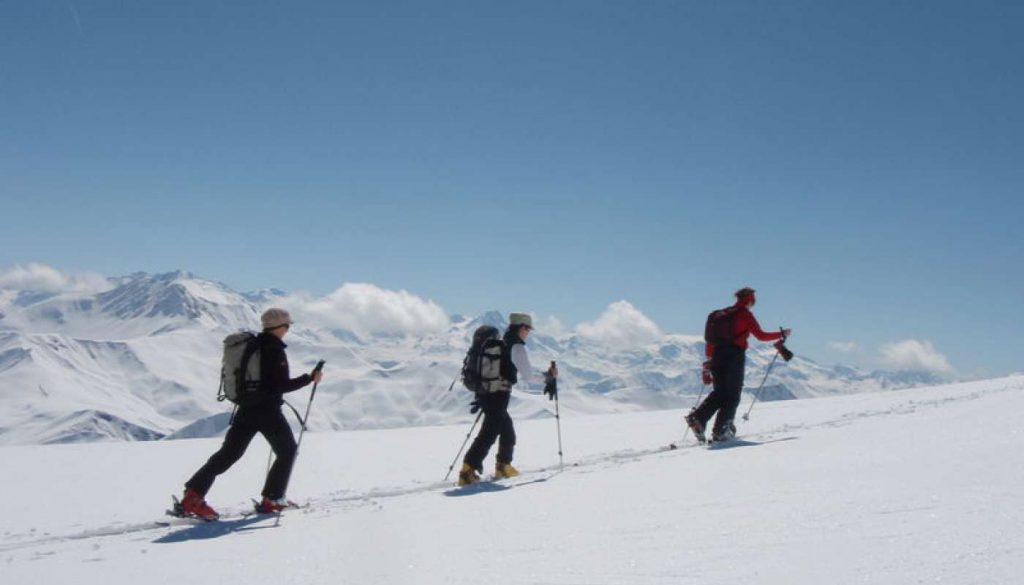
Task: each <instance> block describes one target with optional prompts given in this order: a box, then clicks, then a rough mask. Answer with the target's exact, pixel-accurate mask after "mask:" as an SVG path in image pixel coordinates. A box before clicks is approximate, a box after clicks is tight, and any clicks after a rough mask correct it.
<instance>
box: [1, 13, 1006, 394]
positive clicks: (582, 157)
mask: <svg viewBox="0 0 1024 585" xmlns="http://www.w3.org/2000/svg"><path fill="white" fill-rule="evenodd" d="M1021 22H1024V8H1022V7H1021V6H1020V5H1019V4H1018V3H1014V2H857V3H850V2H827V1H820V0H818V1H806V2H805V1H790V2H697V1H692V2H686V1H674V2H636V3H627V2H594V1H588V2H578V3H573V2H559V3H550V2H537V3H533V2H519V3H514V4H509V3H487V2H459V3H431V5H430V6H425V5H424V3H412V2H409V3H404V2H403V3H382V2H365V3H350V2H312V3H303V2H288V3H284V2H263V1H258V0H256V1H250V2H244V3H243V2H213V1H208V0H204V1H197V2H185V1H182V2H174V3H163V2H131V3H125V2H113V1H95V2H86V1H81V0H77V1H74V0H52V1H40V2H27V3H5V4H4V5H3V6H0V198H2V207H0V209H2V213H3V217H4V220H3V230H0V270H4V269H10V268H11V267H14V266H17V265H24V264H27V263H31V262H39V263H43V264H47V265H50V266H54V267H56V268H58V269H61V270H66V271H90V272H99V273H103V274H109V275H118V274H126V273H129V272H133V271H136V270H143V271H150V272H155V271H164V270H172V269H177V268H181V269H185V270H189V271H192V272H194V273H196V274H198V275H200V276H204V277H208V278H213V279H217V280H221V281H223V282H225V283H227V284H229V285H231V286H232V287H234V288H236V289H240V290H247V289H256V288H263V287H278V288H284V289H289V290H305V291H310V292H312V293H314V294H326V293H328V292H330V291H332V290H334V289H336V288H338V287H339V286H341V284H342V283H345V282H369V283H374V284H376V285H378V286H380V287H384V288H388V289H405V290H408V291H410V292H412V293H415V294H417V295H420V296H423V297H426V298H430V299H433V300H434V301H436V302H437V303H439V304H440V305H442V306H443V307H444V308H445V309H447V310H449V311H452V312H461V313H475V312H479V311H482V310H485V309H488V308H494V307H497V308H501V309H504V310H512V309H525V310H530V311H533V312H535V313H537V314H540V315H553V316H557V317H558V318H559V319H560V320H562V321H563V322H564V323H566V324H567V325H569V326H572V325H574V324H576V323H579V322H582V321H587V320H593V319H594V318H595V317H597V315H599V314H600V313H601V312H602V311H603V310H604V309H605V307H607V306H608V305H609V304H610V303H613V302H615V301H618V300H620V299H625V300H627V301H629V302H630V303H632V304H633V305H634V306H635V307H636V308H638V309H639V310H640V311H642V312H643V313H644V314H645V315H647V316H648V317H650V318H651V319H653V320H654V321H655V322H657V324H658V325H659V326H660V327H661V328H662V329H663V330H666V331H673V332H688V333H696V332H698V331H699V330H700V328H701V327H702V325H703V320H704V317H705V316H706V314H707V312H708V311H709V310H710V309H712V308H715V307H717V306H721V305H724V304H725V303H727V302H728V301H729V300H730V293H731V292H732V291H733V290H735V289H736V288H738V287H740V286H743V285H750V286H754V287H755V288H757V289H758V290H759V291H760V302H759V304H758V307H757V308H756V311H755V313H756V314H757V315H758V316H759V318H760V319H761V321H762V324H763V325H765V326H766V327H769V326H771V327H775V326H778V325H786V326H789V327H792V328H793V329H794V330H795V331H796V335H795V336H794V338H793V340H792V342H791V346H792V347H793V348H794V349H795V350H796V351H798V352H799V353H803V354H805V355H808V356H810V357H812V358H815V359H818V360H821V361H825V362H850V363H859V364H862V365H865V366H868V367H875V366H877V365H879V363H880V357H879V354H878V348H879V347H880V346H882V345H883V344H886V343H891V342H895V341H900V340H918V341H922V342H925V341H927V342H930V343H931V344H932V347H933V348H934V350H935V351H936V352H937V353H940V354H942V355H944V356H946V357H947V358H948V360H949V362H951V363H952V364H953V366H954V367H956V368H957V370H958V371H960V372H961V373H964V374H967V375H974V374H992V375H994V374H1001V373H1006V372H1010V371H1016V370H1021V369H1024V368H1022V367H1021V357H1020V356H1021V351H1020V349H1021V344H1020V343H1019V342H1018V341H1016V339H1015V337H1013V331H1014V329H1015V328H1016V326H1019V325H1020V324H1021V323H1024V308H1022V303H1021V300H1020V299H1021V291H1022V289H1024V277H1022V269H1021V260H1022V259H1024V245H1022V243H1021V237H1020V228H1019V224H1020V221H1021V218H1022V217H1024V193H1022V186H1024V180H1022V179H1024V170H1022V169H1024V164H1022V163H1024V108H1022V107H1021V105H1020V104H1022V103H1024V65H1022V60H1021V59H1020V56H1021V55H1024V38H1022V36H1021V35H1020V34H1019V27H1020V23H1021ZM997 331H998V332H1002V331H1006V332H1008V333H1009V335H1006V334H1001V333H997ZM1004 337H1007V339H1004ZM835 341H845V342H854V343H856V344H857V347H858V348H859V349H857V350H854V351H853V352H847V353H844V352H840V351H837V350H835V349H832V348H831V347H830V345H829V344H830V342H835Z"/></svg>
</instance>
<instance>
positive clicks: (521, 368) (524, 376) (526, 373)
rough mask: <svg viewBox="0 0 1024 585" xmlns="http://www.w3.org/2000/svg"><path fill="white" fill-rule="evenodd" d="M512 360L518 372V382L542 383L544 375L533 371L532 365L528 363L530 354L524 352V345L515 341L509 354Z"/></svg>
mask: <svg viewBox="0 0 1024 585" xmlns="http://www.w3.org/2000/svg"><path fill="white" fill-rule="evenodd" d="M509 358H510V359H511V360H512V364H513V365H515V367H516V370H517V371H518V372H519V382H520V383H525V384H543V383H544V376H543V374H540V373H538V372H534V371H533V367H532V366H531V365H530V356H529V355H527V353H526V346H525V345H523V344H521V343H517V344H515V345H513V346H512V351H511V353H510V355H509Z"/></svg>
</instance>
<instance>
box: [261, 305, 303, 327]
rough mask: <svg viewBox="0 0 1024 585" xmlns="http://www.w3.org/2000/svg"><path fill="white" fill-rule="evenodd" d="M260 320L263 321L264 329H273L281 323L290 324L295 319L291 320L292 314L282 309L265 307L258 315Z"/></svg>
mask: <svg viewBox="0 0 1024 585" xmlns="http://www.w3.org/2000/svg"><path fill="white" fill-rule="evenodd" d="M260 321H262V322H263V328H264V329H273V328H275V327H280V326H282V325H291V324H292V323H294V322H295V321H292V316H291V315H290V314H289V313H288V311H285V310H284V309H267V310H266V311H264V312H263V315H262V316H261V317H260Z"/></svg>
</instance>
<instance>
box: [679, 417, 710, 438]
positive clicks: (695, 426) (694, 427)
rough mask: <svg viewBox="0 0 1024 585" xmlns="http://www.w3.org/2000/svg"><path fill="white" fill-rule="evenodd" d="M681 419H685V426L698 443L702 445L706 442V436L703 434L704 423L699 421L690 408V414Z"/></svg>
mask: <svg viewBox="0 0 1024 585" xmlns="http://www.w3.org/2000/svg"><path fill="white" fill-rule="evenodd" d="M683 420H684V421H686V426H688V427H690V430H691V431H693V436H694V437H696V438H697V442H698V443H700V444H701V445H703V444H704V443H707V442H708V438H707V436H705V435H704V423H702V422H700V420H699V419H698V418H697V417H696V413H695V412H694V411H692V410H691V411H690V414H688V415H686V416H684V417H683Z"/></svg>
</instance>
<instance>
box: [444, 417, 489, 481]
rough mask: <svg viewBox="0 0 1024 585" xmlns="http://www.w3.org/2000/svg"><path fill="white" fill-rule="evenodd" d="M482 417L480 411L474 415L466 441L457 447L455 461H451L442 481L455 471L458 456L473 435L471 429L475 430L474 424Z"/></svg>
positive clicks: (446, 479)
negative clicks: (474, 418)
mask: <svg viewBox="0 0 1024 585" xmlns="http://www.w3.org/2000/svg"><path fill="white" fill-rule="evenodd" d="M483 415H484V411H483V410H481V411H480V413H479V414H477V415H476V420H475V421H473V426H471V427H469V432H468V433H466V440H465V441H463V442H462V446H461V447H459V452H458V453H456V454H455V459H452V464H451V465H450V466H449V467H448V473H446V474H444V480H445V481H448V476H449V475H451V474H452V470H453V469H455V464H456V463H458V461H459V456H460V455H462V450H463V449H465V448H466V443H468V442H469V437H471V436H472V435H473V429H475V428H476V424H477V423H478V422H480V417H482V416H483Z"/></svg>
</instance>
